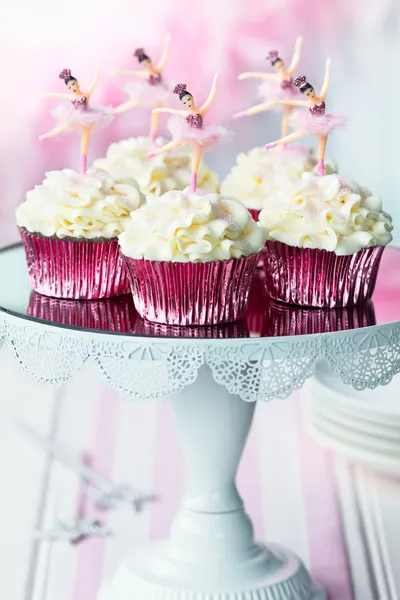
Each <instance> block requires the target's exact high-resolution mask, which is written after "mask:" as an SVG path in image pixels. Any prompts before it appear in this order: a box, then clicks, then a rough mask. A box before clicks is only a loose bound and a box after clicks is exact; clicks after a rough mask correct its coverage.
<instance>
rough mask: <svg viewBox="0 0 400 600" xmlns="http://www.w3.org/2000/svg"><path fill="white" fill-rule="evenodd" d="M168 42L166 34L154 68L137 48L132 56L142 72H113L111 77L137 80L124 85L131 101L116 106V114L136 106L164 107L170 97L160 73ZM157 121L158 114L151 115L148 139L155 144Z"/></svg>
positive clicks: (165, 60) (168, 36) (169, 39)
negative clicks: (119, 76)
mask: <svg viewBox="0 0 400 600" xmlns="http://www.w3.org/2000/svg"><path fill="white" fill-rule="evenodd" d="M170 42H171V36H170V34H168V35H167V37H166V40H165V43H164V50H163V53H162V56H161V60H160V62H159V63H158V65H157V66H156V67H155V66H154V65H153V63H152V61H151V59H150V57H149V56H148V55H147V54H146V53H145V51H144V50H143V48H137V49H136V50H135V52H134V54H133V56H135V57H136V58H137V59H138V61H139V65H140V66H141V67H143V70H141V71H132V70H122V71H114V72H113V75H130V76H132V77H137V78H139V81H130V82H128V83H127V84H126V86H125V91H126V93H127V94H128V96H129V97H130V98H131V100H129V101H128V102H125V103H124V104H121V105H120V106H118V107H117V108H116V110H115V112H116V114H121V113H124V112H126V111H128V110H131V109H132V108H135V107H136V106H142V107H144V108H161V107H162V106H165V104H166V102H167V101H168V98H169V97H170V92H169V90H168V87H167V85H166V84H165V81H164V78H163V75H162V72H163V70H164V67H165V65H166V62H167V59H168V54H169V46H170ZM159 119H160V116H159V115H158V114H152V116H151V124H150V138H151V140H152V142H155V140H156V138H157V130H158V123H159Z"/></svg>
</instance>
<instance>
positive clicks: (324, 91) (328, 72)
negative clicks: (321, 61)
mask: <svg viewBox="0 0 400 600" xmlns="http://www.w3.org/2000/svg"><path fill="white" fill-rule="evenodd" d="M330 83H331V59H330V58H327V59H326V63H325V79H324V83H323V85H322V88H321V91H320V93H319V98H320V99H321V100H322V101H323V100H325V98H326V95H327V93H328V90H329V86H330Z"/></svg>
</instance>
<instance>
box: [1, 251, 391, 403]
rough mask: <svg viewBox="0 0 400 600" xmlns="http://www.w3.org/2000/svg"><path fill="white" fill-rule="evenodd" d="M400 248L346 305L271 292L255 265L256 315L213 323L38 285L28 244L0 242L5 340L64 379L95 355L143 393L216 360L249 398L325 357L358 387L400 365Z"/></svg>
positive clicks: (299, 379) (224, 380) (281, 387)
mask: <svg viewBox="0 0 400 600" xmlns="http://www.w3.org/2000/svg"><path fill="white" fill-rule="evenodd" d="M399 262H400V249H396V248H393V247H388V248H386V250H385V252H384V254H383V258H382V263H381V267H380V271H379V275H378V280H377V285H376V289H375V293H374V297H373V301H372V302H369V303H367V304H365V305H364V306H360V307H355V308H346V309H304V308H296V307H293V306H286V305H282V304H278V303H274V302H272V301H271V300H269V299H268V297H267V295H266V293H265V291H264V285H263V279H262V277H263V276H262V271H258V272H257V273H256V275H255V278H254V281H253V285H252V289H251V294H250V302H249V310H248V314H247V317H246V318H245V319H242V320H240V321H237V322H235V323H231V324H227V325H223V326H214V327H172V326H166V325H158V324H152V323H149V322H145V321H144V320H142V319H141V318H140V317H139V316H138V315H137V313H136V312H135V309H134V306H133V302H132V299H131V297H130V296H123V297H120V298H114V299H110V300H100V301H71V300H57V299H53V298H46V297H44V296H41V295H39V294H36V293H34V292H32V290H31V289H30V286H29V283H28V273H27V266H26V261H25V254H24V250H23V247H22V245H21V244H17V245H14V246H9V247H7V248H4V249H2V250H0V278H1V286H0V345H1V343H2V342H4V341H7V342H8V344H9V346H10V347H11V349H12V351H13V352H14V355H15V356H16V358H17V360H18V362H19V364H20V365H21V366H22V367H23V369H24V370H25V371H26V372H28V373H29V374H30V375H31V376H33V377H34V378H35V379H36V380H39V381H42V382H44V383H53V384H57V383H61V382H63V381H67V380H68V379H70V378H71V377H72V376H73V374H74V372H76V371H80V370H82V368H83V365H84V363H85V362H86V361H87V359H88V358H91V359H93V360H94V361H95V362H96V363H97V364H98V365H99V367H100V370H101V372H102V374H103V375H104V376H105V377H106V379H107V380H108V382H109V384H110V385H111V386H112V387H113V388H115V389H117V390H118V391H119V392H122V393H124V394H128V395H130V396H133V397H137V398H138V399H139V398H140V399H142V398H160V397H163V396H166V395H168V394H171V393H174V392H177V391H181V390H182V389H183V388H184V387H185V386H186V385H188V384H190V383H193V382H194V381H195V380H196V377H197V373H198V370H199V368H200V367H201V366H202V365H204V364H207V365H208V366H209V367H210V368H211V370H212V372H213V376H214V379H215V380H216V381H217V382H218V383H220V384H221V385H224V386H225V387H226V388H227V389H228V391H229V392H230V393H232V394H238V395H240V396H241V397H242V398H243V399H244V400H247V401H253V400H268V399H272V398H277V397H287V396H289V395H290V394H291V393H292V392H293V390H294V389H296V388H299V387H301V386H302V385H303V384H304V382H305V381H306V379H308V378H309V377H311V376H312V375H313V373H314V370H315V365H316V363H317V361H319V360H321V359H325V360H326V361H327V362H328V363H329V366H330V369H331V371H332V372H333V373H334V374H335V375H338V376H340V377H341V379H342V380H343V381H344V382H345V383H349V384H352V385H353V386H354V387H355V388H356V389H365V388H374V387H376V386H378V385H384V384H387V383H388V382H389V381H390V380H391V379H392V378H393V376H394V375H395V374H396V373H398V372H399V371H400V268H399Z"/></svg>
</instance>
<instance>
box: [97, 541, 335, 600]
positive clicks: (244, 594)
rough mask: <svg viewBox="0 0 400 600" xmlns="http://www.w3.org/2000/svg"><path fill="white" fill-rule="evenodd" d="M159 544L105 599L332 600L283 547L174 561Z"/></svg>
mask: <svg viewBox="0 0 400 600" xmlns="http://www.w3.org/2000/svg"><path fill="white" fill-rule="evenodd" d="M168 546H169V543H168V542H158V543H155V544H153V545H152V547H150V548H148V549H146V550H144V551H143V552H141V553H140V554H138V555H136V556H132V557H131V558H129V559H127V560H126V561H125V562H124V563H123V564H122V565H121V567H120V568H119V571H118V572H117V574H116V576H115V578H114V581H113V582H112V584H110V585H109V586H108V588H105V589H104V590H103V591H102V593H101V594H100V596H99V600H139V599H140V600H326V595H325V592H324V590H323V589H322V588H321V587H320V586H318V585H315V584H313V583H312V581H311V579H310V576H309V574H308V572H307V570H306V569H305V567H304V565H303V564H302V563H301V562H300V560H299V559H298V557H297V556H296V555H295V554H293V553H292V552H290V551H288V550H285V549H283V548H282V547H280V546H277V545H271V546H270V547H269V548H268V549H267V548H262V547H258V549H257V553H255V555H254V556H253V557H252V558H250V559H249V560H248V561H243V562H236V563H235V562H233V561H232V562H230V563H228V562H224V563H223V564H221V563H210V562H209V561H204V562H202V563H201V562H197V563H196V565H194V564H190V563H185V562H184V560H183V559H182V561H181V562H178V561H174V560H173V559H172V558H171V556H170V549H169V548H168Z"/></svg>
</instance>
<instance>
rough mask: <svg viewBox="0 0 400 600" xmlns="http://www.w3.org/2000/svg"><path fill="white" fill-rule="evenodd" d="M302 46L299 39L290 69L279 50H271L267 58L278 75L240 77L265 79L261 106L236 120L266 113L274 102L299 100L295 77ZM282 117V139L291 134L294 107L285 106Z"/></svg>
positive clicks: (257, 73)
mask: <svg viewBox="0 0 400 600" xmlns="http://www.w3.org/2000/svg"><path fill="white" fill-rule="evenodd" d="M301 44H302V38H301V37H298V38H297V40H296V43H295V46H294V52H293V56H292V60H291V62H290V65H289V67H288V68H287V67H286V64H285V62H284V61H283V59H282V58H281V56H280V54H279V52H278V50H270V51H269V52H268V54H267V56H266V60H268V61H269V62H270V64H271V67H272V68H273V69H275V71H276V73H259V72H246V73H241V74H240V75H239V79H240V80H242V79H250V78H254V79H263V80H264V82H263V83H262V84H261V85H260V87H259V93H260V96H261V97H262V98H263V100H264V101H263V102H262V103H261V104H256V105H255V106H252V107H250V108H248V109H247V110H242V111H240V112H238V113H235V114H234V115H233V118H234V119H240V118H242V117H248V116H251V115H256V114H258V113H261V112H264V111H266V110H269V109H270V108H271V102H273V101H274V100H291V99H295V98H299V97H300V94H299V92H298V91H297V89H296V88H295V87H294V85H293V76H294V73H295V72H296V69H297V67H298V64H299V62H300V56H301ZM282 108H283V115H282V126H281V133H282V137H284V136H285V135H287V134H288V133H289V118H290V115H291V114H292V112H293V107H292V106H290V105H284V106H283V107H282Z"/></svg>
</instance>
